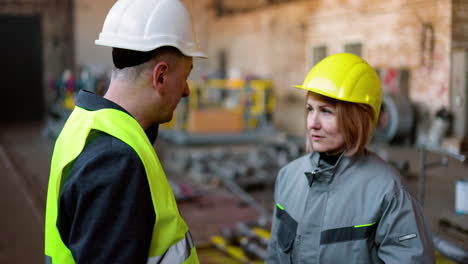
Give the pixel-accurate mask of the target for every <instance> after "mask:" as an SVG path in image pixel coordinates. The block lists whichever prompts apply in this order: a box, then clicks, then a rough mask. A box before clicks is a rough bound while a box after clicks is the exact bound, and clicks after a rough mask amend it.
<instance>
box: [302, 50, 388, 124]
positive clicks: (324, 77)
mask: <svg viewBox="0 0 468 264" xmlns="http://www.w3.org/2000/svg"><path fill="white" fill-rule="evenodd" d="M293 87H296V88H301V89H304V90H308V91H311V92H314V93H318V94H321V95H324V96H327V97H331V98H334V99H337V100H342V101H347V102H352V103H362V104H366V105H369V106H370V107H371V108H372V110H373V111H374V120H373V121H374V125H376V124H377V121H378V119H379V113H380V106H381V104H382V88H381V86H380V79H379V76H378V75H377V73H376V72H375V70H374V69H373V68H372V67H371V66H370V65H369V64H368V63H367V62H366V61H365V60H363V59H362V58H360V57H359V56H356V55H354V54H349V53H339V54H334V55H331V56H328V57H326V58H325V59H323V60H321V61H320V62H319V63H318V64H317V65H315V66H314V67H313V68H312V70H310V72H309V74H307V77H306V78H305V80H304V83H303V84H302V85H294V86H293Z"/></svg>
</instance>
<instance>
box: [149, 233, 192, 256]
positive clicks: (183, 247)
mask: <svg viewBox="0 0 468 264" xmlns="http://www.w3.org/2000/svg"><path fill="white" fill-rule="evenodd" d="M193 247H194V246H193V240H192V236H191V235H190V232H187V233H185V237H184V238H183V239H182V240H180V241H179V242H177V243H175V244H174V245H172V246H171V247H170V248H169V249H168V250H167V251H166V252H165V253H164V254H163V255H161V256H154V257H150V258H148V262H147V264H156V263H158V264H171V263H183V262H184V261H185V260H186V259H188V257H189V256H190V251H191V249H192V248H193Z"/></svg>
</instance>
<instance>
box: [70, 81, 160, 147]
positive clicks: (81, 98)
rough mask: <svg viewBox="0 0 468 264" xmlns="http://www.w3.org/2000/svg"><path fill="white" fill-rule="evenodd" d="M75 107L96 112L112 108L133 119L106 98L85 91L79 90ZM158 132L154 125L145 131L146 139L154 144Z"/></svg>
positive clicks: (157, 126)
mask: <svg viewBox="0 0 468 264" xmlns="http://www.w3.org/2000/svg"><path fill="white" fill-rule="evenodd" d="M76 105H77V106H79V107H81V108H84V109H86V110H88V111H97V110H100V109H104V108H112V109H116V110H119V111H122V112H125V113H126V114H128V115H129V116H131V117H133V116H132V115H131V114H130V113H129V112H127V111H126V110H125V109H124V108H123V107H121V106H120V105H118V104H116V103H114V102H112V101H110V100H107V99H106V98H104V97H102V96H99V95H97V94H94V93H92V92H89V91H86V90H80V91H79V93H78V97H77V99H76ZM158 130H159V125H158V124H154V125H152V126H151V127H149V128H148V129H146V130H145V133H146V136H147V137H148V139H149V141H150V142H151V143H152V144H154V142H155V141H156V138H157V137H158Z"/></svg>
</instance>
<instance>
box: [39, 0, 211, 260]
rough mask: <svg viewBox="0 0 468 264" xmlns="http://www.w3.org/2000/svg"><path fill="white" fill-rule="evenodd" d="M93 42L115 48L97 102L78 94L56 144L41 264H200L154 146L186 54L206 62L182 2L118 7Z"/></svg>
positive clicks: (187, 63)
mask: <svg viewBox="0 0 468 264" xmlns="http://www.w3.org/2000/svg"><path fill="white" fill-rule="evenodd" d="M96 44H98V45H104V46H110V47H113V50H112V57H113V62H114V65H115V69H114V71H113V73H112V77H111V82H110V85H109V88H108V91H107V92H106V94H105V95H104V98H103V97H99V96H97V95H95V94H92V93H89V92H84V91H81V92H80V94H79V95H78V98H77V100H76V107H75V109H74V110H73V112H72V114H71V115H70V117H69V119H68V120H67V123H66V124H65V126H64V128H63V130H62V132H61V134H60V136H59V137H58V139H57V142H56V144H55V149H54V154H53V157H52V165H51V174H50V179H49V188H48V194H47V209H46V226H45V228H46V229H45V255H46V263H54V264H56V263H58V264H67V263H87V264H89V263H198V258H197V254H196V250H195V247H194V246H193V242H192V239H191V236H190V233H189V231H188V227H187V225H186V223H185V222H184V220H183V219H182V217H181V216H180V214H179V211H178V208H177V205H176V202H175V199H174V195H173V193H172V190H171V189H170V186H169V184H168V182H167V179H166V176H165V174H164V171H163V169H162V167H161V164H160V163H159V159H158V157H157V155H156V153H155V151H154V148H153V146H152V144H153V142H154V140H155V139H156V135H157V129H158V124H160V123H164V122H167V121H170V120H171V118H172V115H173V111H174V109H175V108H176V106H177V104H178V102H179V100H180V99H181V98H182V97H185V96H188V95H189V88H188V86H187V81H186V80H187V77H188V76H189V74H190V71H191V69H192V57H206V56H205V54H204V53H203V52H201V51H200V49H199V47H198V45H197V43H196V41H195V39H194V36H193V33H192V26H191V21H190V14H189V13H188V12H187V10H186V9H185V7H184V6H183V5H182V4H181V3H180V1H179V0H119V1H117V2H116V3H115V4H114V6H113V7H112V9H111V10H110V11H109V13H108V15H107V17H106V20H105V22H104V26H103V30H102V32H101V34H100V35H99V39H98V40H96Z"/></svg>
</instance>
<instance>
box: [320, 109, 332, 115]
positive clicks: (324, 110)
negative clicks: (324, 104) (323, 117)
mask: <svg viewBox="0 0 468 264" xmlns="http://www.w3.org/2000/svg"><path fill="white" fill-rule="evenodd" d="M322 112H324V113H325V114H333V111H332V110H330V109H328V108H322Z"/></svg>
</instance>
